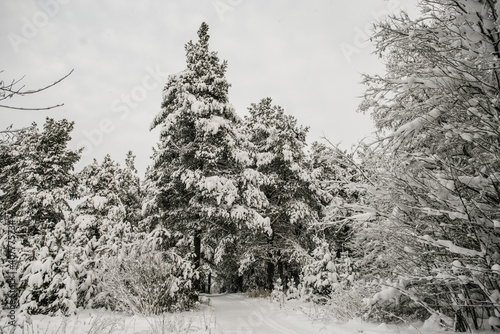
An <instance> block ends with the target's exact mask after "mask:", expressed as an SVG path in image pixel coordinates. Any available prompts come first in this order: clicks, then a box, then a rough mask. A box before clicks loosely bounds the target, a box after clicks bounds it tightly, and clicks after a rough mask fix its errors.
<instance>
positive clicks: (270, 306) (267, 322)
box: [208, 294, 318, 334]
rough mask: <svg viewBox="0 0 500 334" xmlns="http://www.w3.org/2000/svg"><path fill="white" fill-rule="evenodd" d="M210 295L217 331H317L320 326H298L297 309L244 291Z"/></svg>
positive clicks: (267, 333) (301, 333)
mask: <svg viewBox="0 0 500 334" xmlns="http://www.w3.org/2000/svg"><path fill="white" fill-rule="evenodd" d="M208 297H209V298H210V304H211V305H212V306H213V308H214V311H215V321H216V329H217V333H218V334H233V333H234V334H236V333H237V334H242V333H255V334H257V333H263V334H264V333H265V334H275V333H289V334H306V333H318V332H317V330H318V329H315V330H313V331H310V328H303V327H302V328H299V326H297V325H298V324H297V323H296V322H295V321H292V320H293V316H294V314H293V313H295V312H288V311H287V310H285V309H281V310H280V309H279V304H277V303H269V302H266V303H262V301H263V300H262V299H260V300H259V299H251V298H247V297H245V296H244V295H241V294H227V295H217V296H214V295H211V296H208ZM308 325H310V323H309V324H308Z"/></svg>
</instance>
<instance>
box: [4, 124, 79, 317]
mask: <svg viewBox="0 0 500 334" xmlns="http://www.w3.org/2000/svg"><path fill="white" fill-rule="evenodd" d="M72 129H73V123H71V122H68V121H67V120H60V121H56V120H54V119H50V118H47V119H46V122H45V124H44V127H43V131H40V130H39V129H38V128H37V126H36V124H33V126H32V127H30V128H27V129H25V130H23V131H19V132H16V134H15V137H13V138H10V141H9V142H8V144H7V145H0V155H1V156H2V162H1V164H2V168H1V170H0V210H1V212H2V214H5V215H8V216H10V218H9V219H7V220H6V221H4V222H7V223H11V224H12V225H13V226H14V229H15V236H16V241H17V242H16V243H15V245H14V247H12V245H11V249H10V250H9V251H11V252H12V251H14V252H15V255H16V260H17V263H18V267H17V277H16V281H17V282H19V283H18V287H17V289H16V290H17V291H19V296H18V297H19V303H20V310H21V313H55V312H58V311H59V312H62V313H72V312H74V311H75V310H76V291H75V284H74V283H75V280H76V277H75V276H74V275H73V274H72V273H73V272H74V271H72V269H74V268H73V267H72V266H71V261H72V255H71V254H70V252H68V247H67V239H68V233H67V229H66V216H67V214H68V213H69V212H70V211H71V208H70V205H69V201H70V200H72V199H75V198H76V197H77V188H78V180H77V177H76V175H75V174H74V173H73V169H74V164H75V163H76V162H77V161H78V160H79V159H80V152H79V151H74V150H71V149H69V148H68V147H67V146H68V142H69V141H70V140H71V136H70V132H71V130H72ZM1 227H2V230H3V229H4V228H6V226H1ZM2 235H6V234H3V233H2ZM0 240H1V242H2V252H6V251H7V249H6V238H5V237H2V238H1V239H0ZM12 248H13V249H12ZM2 258H4V257H3V256H2ZM4 265H5V263H3V267H4V268H3V269H5V266H4ZM0 276H1V275H0ZM3 277H4V278H5V277H6V275H3ZM0 284H2V285H4V284H6V282H5V281H4V282H1V283H0ZM4 286H5V285H4ZM3 301H6V300H3ZM11 302H12V301H11Z"/></svg>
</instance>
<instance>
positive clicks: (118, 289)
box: [97, 252, 194, 315]
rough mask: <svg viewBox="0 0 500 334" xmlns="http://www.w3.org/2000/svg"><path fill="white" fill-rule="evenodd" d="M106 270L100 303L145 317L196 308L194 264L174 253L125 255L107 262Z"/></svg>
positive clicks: (104, 266)
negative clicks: (194, 303) (193, 281)
mask: <svg viewBox="0 0 500 334" xmlns="http://www.w3.org/2000/svg"><path fill="white" fill-rule="evenodd" d="M103 268H104V269H105V271H104V274H103V278H102V284H101V291H102V293H101V294H100V295H99V296H98V297H97V302H98V303H102V304H104V305H107V306H109V307H111V308H113V309H116V310H120V311H126V312H130V313H134V314H142V315H152V314H161V313H162V312H170V311H179V310H185V309H189V308H190V307H191V306H192V305H193V301H194V298H193V297H194V292H193V291H192V287H191V282H192V278H193V276H194V271H193V268H192V264H191V262H189V261H186V260H185V259H183V258H181V257H179V256H178V255H176V254H175V253H174V252H147V253H143V254H141V253H137V252H131V253H129V254H121V255H119V256H115V257H109V258H108V259H106V260H104V261H103Z"/></svg>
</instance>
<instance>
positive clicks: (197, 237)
mask: <svg viewBox="0 0 500 334" xmlns="http://www.w3.org/2000/svg"><path fill="white" fill-rule="evenodd" d="M200 264H201V231H200V230H196V232H195V233H194V270H198V269H199V268H200ZM193 288H194V290H195V291H197V292H200V291H201V286H200V279H199V278H196V279H195V280H194V282H193Z"/></svg>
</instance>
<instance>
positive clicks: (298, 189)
mask: <svg viewBox="0 0 500 334" xmlns="http://www.w3.org/2000/svg"><path fill="white" fill-rule="evenodd" d="M249 112H250V116H248V117H246V118H245V129H246V131H247V133H248V135H249V137H250V142H251V143H252V144H253V149H254V154H255V157H256V159H255V166H254V167H255V169H256V171H257V172H259V173H261V174H262V175H264V176H265V183H264V184H262V186H261V189H262V191H263V192H264V194H265V196H266V198H267V201H268V202H269V205H268V206H266V207H265V208H263V211H262V214H263V215H264V216H265V217H266V218H267V219H269V221H270V227H271V231H270V233H269V234H267V235H265V236H261V237H264V238H263V239H261V240H254V241H253V242H252V243H253V244H250V245H249V247H248V252H247V253H248V255H249V256H250V257H253V258H254V259H256V260H257V259H258V261H256V263H260V265H261V264H262V263H263V261H265V263H266V275H267V278H266V287H267V288H268V289H272V288H273V284H274V281H275V274H276V273H278V275H279V278H280V279H281V280H282V282H284V281H286V280H287V279H288V278H290V276H292V277H293V278H294V279H295V280H298V276H299V273H300V270H301V261H302V259H303V257H304V256H305V254H307V253H308V252H309V251H310V250H312V249H311V247H312V235H311V234H310V227H311V224H312V223H313V222H316V221H317V220H318V219H319V216H320V214H321V209H322V197H323V196H324V195H326V194H325V193H324V191H322V190H321V189H320V187H318V185H317V183H316V181H315V179H314V176H313V175H312V173H311V172H312V169H311V165H310V164H309V162H308V161H307V157H306V154H305V151H304V150H305V147H306V134H307V128H304V127H302V126H298V125H297V120H296V119H295V118H294V117H293V116H291V115H286V114H285V112H284V110H283V109H282V108H281V107H279V106H273V105H272V100H271V99H270V98H266V99H263V100H261V101H260V103H258V104H252V106H251V107H250V108H249ZM247 262H248V261H247ZM249 263H250V262H249ZM287 268H288V269H287Z"/></svg>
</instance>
